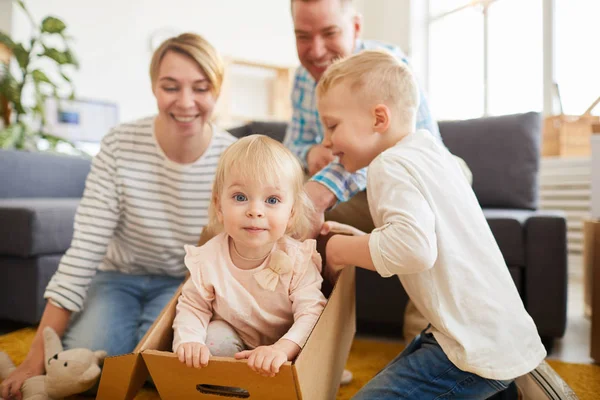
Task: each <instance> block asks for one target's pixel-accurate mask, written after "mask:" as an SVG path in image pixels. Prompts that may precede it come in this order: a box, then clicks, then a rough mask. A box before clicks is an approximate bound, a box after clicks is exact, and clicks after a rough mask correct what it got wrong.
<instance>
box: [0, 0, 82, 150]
mask: <svg viewBox="0 0 600 400" xmlns="http://www.w3.org/2000/svg"><path fill="white" fill-rule="evenodd" d="M15 3H16V4H17V5H18V6H19V7H20V8H21V9H22V10H23V11H24V12H25V14H26V16H27V17H28V19H29V21H30V22H31V26H32V34H31V38H30V39H29V40H28V41H26V42H16V41H14V40H13V39H12V38H11V37H10V34H9V33H7V32H3V31H0V43H1V44H2V45H4V46H5V47H6V48H7V49H8V51H9V53H10V54H11V57H10V58H11V59H10V61H9V63H7V64H5V63H0V98H2V100H4V105H5V107H0V117H1V118H2V120H4V127H3V128H2V129H0V148H16V149H35V148H37V144H38V142H39V140H40V139H45V140H47V141H48V143H49V144H50V147H51V148H54V147H55V146H56V144H57V143H58V142H60V141H61V139H60V138H58V137H55V136H53V135H50V134H48V133H46V132H44V131H43V128H44V122H45V121H44V102H45V100H46V98H47V97H48V96H53V97H56V98H74V87H73V84H72V82H71V78H70V77H69V73H70V72H69V71H72V70H73V69H77V68H78V67H79V64H78V62H77V59H76V58H75V56H74V55H73V52H72V51H71V48H70V46H69V44H70V42H71V40H72V38H71V37H70V36H68V35H67V34H66V33H65V31H66V25H65V24H64V22H63V21H61V20H60V19H59V18H56V17H53V16H47V17H46V18H44V19H43V20H42V22H41V23H39V24H38V23H36V22H35V20H34V19H33V17H32V15H31V13H30V12H29V10H28V9H27V7H26V6H25V3H24V1H23V0H15ZM48 61H50V62H48ZM11 63H12V67H11ZM48 65H50V66H51V68H52V69H53V70H54V71H53V73H50V72H49V71H48V70H45V71H46V72H48V73H46V72H45V71H44V70H43V68H46V67H47V66H48ZM30 86H31V88H32V89H33V90H30V89H29V87H30ZM24 89H26V90H24ZM31 92H32V93H33V99H24V96H23V94H24V93H31ZM27 100H29V101H27Z"/></svg>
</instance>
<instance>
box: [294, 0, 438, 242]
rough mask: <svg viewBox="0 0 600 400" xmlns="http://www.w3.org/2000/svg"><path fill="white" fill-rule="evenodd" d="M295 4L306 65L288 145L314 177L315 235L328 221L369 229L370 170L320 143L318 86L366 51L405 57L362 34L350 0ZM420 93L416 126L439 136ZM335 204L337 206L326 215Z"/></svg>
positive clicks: (297, 84) (298, 80)
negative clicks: (337, 65) (352, 167)
mask: <svg viewBox="0 0 600 400" xmlns="http://www.w3.org/2000/svg"><path fill="white" fill-rule="evenodd" d="M291 8H292V10H291V11H292V18H293V21H294V32H295V36H296V48H297V51H298V58H299V59H300V63H301V64H302V66H301V67H299V68H298V70H297V71H296V75H295V79H294V88H293V92H292V106H293V116H292V121H291V124H290V125H289V127H288V131H287V134H286V139H285V144H286V146H287V147H288V148H289V149H290V150H292V151H293V152H294V153H295V154H296V155H297V156H298V158H299V159H300V160H301V161H302V163H303V165H304V167H305V168H306V169H307V171H308V173H309V174H310V176H311V177H312V178H311V179H310V180H309V181H308V182H307V183H306V186H305V188H306V190H307V192H308V195H309V196H310V198H311V199H312V201H313V202H314V204H315V207H316V209H317V217H318V218H316V222H315V226H314V229H313V233H314V236H315V237H316V236H317V234H318V231H319V229H320V227H321V225H322V223H323V221H324V219H328V220H335V221H338V222H342V223H345V224H348V225H352V226H354V227H356V228H358V229H360V230H362V231H365V232H370V231H371V230H372V229H373V223H372V220H371V216H370V214H369V208H368V205H367V197H366V193H365V191H364V190H365V187H366V173H367V170H366V168H365V169H363V170H360V171H358V172H357V173H354V174H351V173H349V172H347V171H345V170H344V168H343V167H342V165H341V164H339V163H338V162H336V161H335V160H334V157H333V154H332V153H331V151H330V150H328V149H326V148H325V147H323V146H322V145H321V141H322V139H323V136H324V130H323V126H322V124H321V121H320V119H319V114H318V111H317V106H316V99H315V88H316V85H317V82H318V81H319V79H320V78H321V75H322V74H323V73H324V72H325V70H326V69H327V67H328V66H329V65H331V63H332V62H333V61H334V60H336V59H338V58H341V57H346V56H348V55H351V54H353V53H356V52H359V51H361V50H363V49H376V48H382V49H386V50H388V51H390V52H391V53H392V54H394V55H395V56H396V57H397V58H398V59H400V60H402V61H403V62H405V63H406V62H407V60H406V58H405V56H404V54H403V53H402V51H401V50H400V49H399V48H397V47H394V46H390V45H386V44H384V43H379V42H374V41H363V40H361V39H360V38H359V37H360V33H361V30H362V17H361V15H360V14H358V13H357V12H356V10H355V8H354V7H353V5H352V0H291ZM420 94H421V104H420V106H419V109H418V113H417V129H427V130H428V131H429V132H431V133H432V134H433V135H435V136H436V137H438V138H440V134H439V130H438V126H437V123H436V122H435V121H434V120H433V118H432V117H431V114H430V112H429V106H428V104H427V100H426V99H425V96H424V95H423V93H422V91H421V93H420ZM440 140H441V138H440ZM337 203H339V204H338V205H337V207H335V208H334V209H332V210H330V211H328V212H327V213H325V212H326V210H329V209H330V208H331V207H333V206H334V205H336V204H337Z"/></svg>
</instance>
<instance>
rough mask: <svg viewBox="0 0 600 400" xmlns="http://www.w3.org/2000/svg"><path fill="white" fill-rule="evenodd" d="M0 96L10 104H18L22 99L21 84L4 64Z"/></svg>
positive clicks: (0, 73) (0, 72)
mask: <svg viewBox="0 0 600 400" xmlns="http://www.w3.org/2000/svg"><path fill="white" fill-rule="evenodd" d="M0 95H2V97H4V98H5V99H6V100H8V102H9V103H18V102H19V99H20V98H21V95H20V90H19V83H18V82H17V80H16V79H15V78H14V76H13V75H12V74H11V73H10V70H9V69H8V66H7V65H4V64H2V66H1V67H0Z"/></svg>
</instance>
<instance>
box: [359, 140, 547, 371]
mask: <svg viewBox="0 0 600 400" xmlns="http://www.w3.org/2000/svg"><path fill="white" fill-rule="evenodd" d="M367 195H368V201H369V208H370V211H371V215H372V217H373V221H374V223H375V226H376V229H375V230H374V231H373V232H372V234H371V237H370V239H369V250H370V253H371V258H372V260H373V263H374V265H375V268H376V270H377V271H378V272H379V274H380V275H382V276H384V277H389V276H392V275H397V276H398V277H399V278H400V281H401V282H402V285H403V286H404V288H405V290H406V292H407V294H408V296H409V297H410V298H411V300H412V301H413V302H414V304H415V306H416V307H417V309H418V310H419V311H420V312H421V313H422V314H423V316H424V317H425V318H426V319H427V321H429V322H430V323H431V325H432V327H433V330H432V332H433V334H434V336H435V338H436V339H437V341H438V343H439V344H440V346H441V347H442V349H443V350H444V353H445V354H446V355H447V356H448V358H449V359H450V361H452V363H454V364H455V365H456V366H457V367H458V368H460V369H462V370H464V371H469V372H473V373H475V374H477V375H480V376H483V377H485V378H489V379H512V378H515V377H518V376H520V375H523V374H526V373H528V372H529V371H531V370H533V369H534V368H536V367H537V366H538V364H539V363H540V362H541V361H542V360H543V359H544V357H545V356H546V351H545V349H544V347H543V345H542V343H541V339H540V337H539V335H538V332H537V329H536V327H535V324H534V322H533V320H532V318H531V317H530V316H529V314H528V313H527V311H526V310H525V308H524V306H523V302H522V301H521V298H520V297H519V293H518V292H517V289H516V287H515V284H514V282H513V280H512V278H511V276H510V273H509V271H508V267H507V266H506V263H505V262H504V258H503V257H502V254H501V252H500V249H499V248H498V245H497V244H496V241H495V239H494V236H493V235H492V232H491V230H490V228H489V226H488V223H487V221H486V219H485V217H484V215H483V212H482V211H481V208H480V206H479V203H478V202H477V198H476V197H475V194H474V193H473V190H472V189H471V187H470V185H469V183H468V182H467V180H466V179H465V177H464V174H463V173H462V172H461V169H460V167H459V165H458V163H457V162H456V161H455V159H454V157H453V156H452V155H451V154H450V153H449V152H448V150H447V149H445V148H444V147H443V146H442V145H440V144H439V143H438V142H437V141H436V140H435V139H434V138H433V137H432V136H431V135H430V134H429V133H428V132H427V131H422V130H421V131H417V132H416V133H413V134H410V135H408V136H407V137H405V138H404V139H402V140H401V141H400V142H398V143H397V144H396V145H395V146H394V147H392V148H390V149H388V150H386V151H384V152H383V153H381V154H380V155H379V156H378V157H377V158H376V159H375V160H373V161H372V162H371V164H370V165H369V172H368V181H367ZM374 295H375V294H374Z"/></svg>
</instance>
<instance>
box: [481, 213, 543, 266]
mask: <svg viewBox="0 0 600 400" xmlns="http://www.w3.org/2000/svg"><path fill="white" fill-rule="evenodd" d="M483 214H484V215H485V218H486V220H487V222H488V225H489V226H490V229H491V230H492V233H493V234H494V238H495V239H496V243H498V247H500V251H501V252H502V255H503V256H504V261H505V262H506V264H507V265H508V266H525V239H524V238H525V232H524V227H525V223H526V221H527V219H528V218H529V216H530V215H531V211H528V210H503V209H484V210H483Z"/></svg>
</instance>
